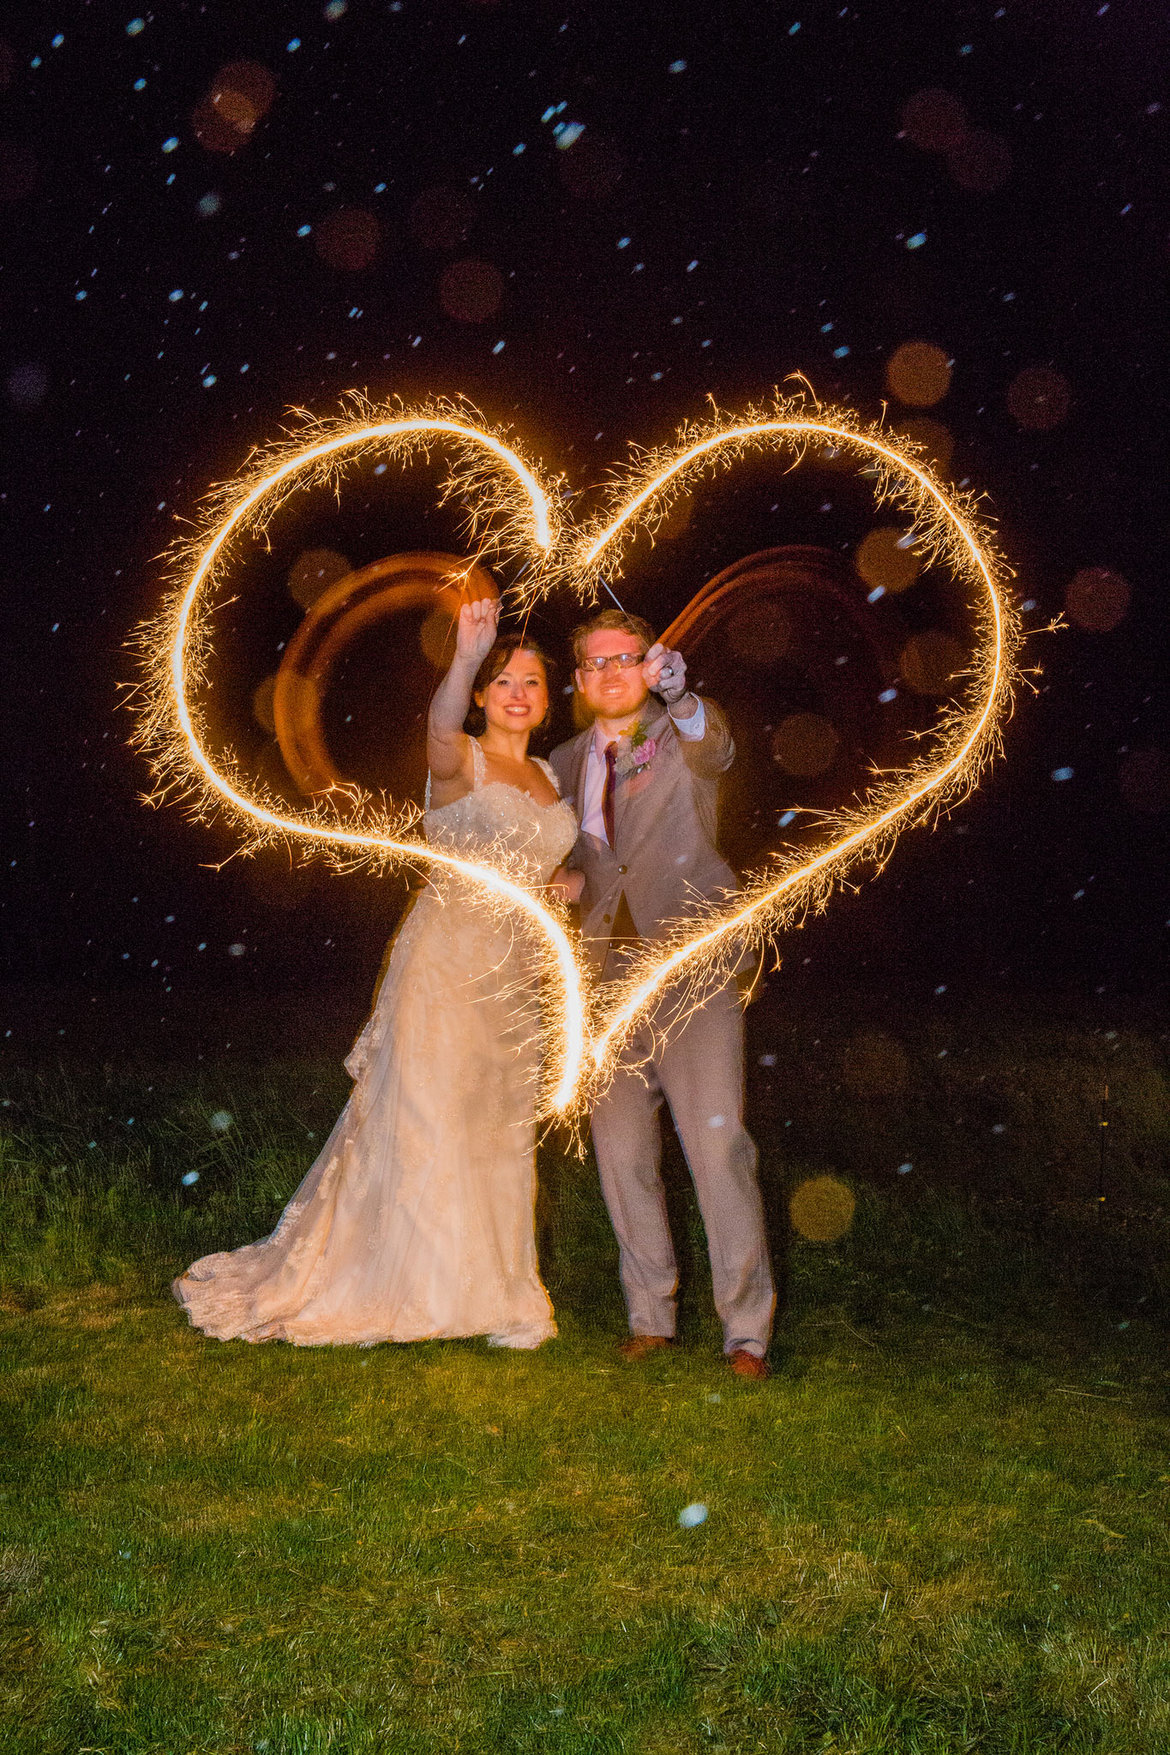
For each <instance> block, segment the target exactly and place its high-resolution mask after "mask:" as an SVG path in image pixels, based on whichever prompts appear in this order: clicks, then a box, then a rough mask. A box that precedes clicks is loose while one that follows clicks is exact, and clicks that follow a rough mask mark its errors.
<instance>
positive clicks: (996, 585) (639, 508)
mask: <svg viewBox="0 0 1170 1755" xmlns="http://www.w3.org/2000/svg"><path fill="white" fill-rule="evenodd" d="M804 408H805V405H804V404H803V403H802V402H798V401H795V400H789V401H783V400H781V399H779V398H778V399H777V401H776V404H775V407H774V410H773V411H772V413H773V418H768V417H767V416H765V415H763V414H759V413H757V412H756V411H749V418H748V419H747V420H741V421H736V420H732V419H728V418H726V417H722V418H721V417H720V416H718V415H716V416H715V418H714V419H713V420H712V421H711V422H709V423H708V424H707V425H706V426H704V427H691V428H688V429H684V432H683V434H682V435H681V439H680V442H679V443H678V444H677V445H676V446H675V447H673V448H672V449H666V450H662V451H657V452H652V453H650V454H649V455H648V456H647V457H646V458H645V459H644V460H643V466H642V472H641V483H640V485H636V486H635V490H634V492H633V493H632V494H631V493H629V489H628V487H626V489H625V493H626V495H627V496H628V497H623V498H621V499H618V497H617V496H618V495H619V494H620V493H621V492H622V484H615V489H614V499H615V501H616V505H615V507H614V509H613V510H612V511H611V512H610V513H609V514H608V515H607V514H606V513H605V512H603V513H602V514H601V515H600V517H599V519H598V520H597V523H596V526H595V527H594V528H592V529H588V530H586V531H585V532H583V533H582V535H581V537H580V538H579V540H578V543H577V545H576V547H575V548H574V549H573V550H571V551H570V553H569V556H568V557H567V560H566V561H565V562H564V563H562V567H561V572H562V575H564V576H566V578H567V579H570V580H572V582H573V583H574V585H575V586H576V589H577V590H578V591H579V592H581V593H584V592H585V591H586V590H587V589H588V587H589V585H590V584H591V583H592V582H593V580H594V579H595V578H596V575H597V570H598V568H599V565H600V562H601V559H602V557H603V556H604V557H605V563H606V571H607V573H609V574H610V575H613V574H615V573H617V574H618V576H620V566H618V564H617V563H618V562H619V561H620V556H621V552H622V546H623V543H624V542H625V541H626V540H627V539H628V537H629V535H630V533H631V529H632V526H633V525H634V523H635V521H639V522H645V523H648V524H650V526H651V527H652V528H653V527H654V526H655V525H657V524H658V523H659V522H660V521H661V519H662V518H663V517H665V515H666V513H667V511H668V510H669V507H670V504H671V503H672V502H673V500H674V499H675V498H676V497H677V495H678V494H679V493H681V492H682V491H684V488H685V487H686V486H687V485H688V484H689V483H691V482H692V481H693V480H694V478H695V476H696V475H698V474H700V473H701V472H702V471H704V470H705V469H707V468H708V467H709V466H710V465H711V464H712V463H721V464H723V465H725V466H726V465H727V464H728V463H730V462H732V461H734V460H736V459H738V458H740V457H742V456H744V455H745V454H747V453H748V452H755V451H759V450H761V449H764V448H766V447H768V446H779V447H782V448H787V449H789V450H791V451H792V452H793V453H794V466H795V464H796V463H799V462H800V461H801V459H802V458H803V457H804V456H805V455H806V453H807V451H808V449H809V448H810V446H815V447H817V448H820V447H822V446H825V445H831V446H835V447H838V448H841V449H844V450H846V451H848V452H852V453H853V454H854V455H856V456H857V457H858V458H859V461H860V462H862V463H863V464H864V465H866V466H867V467H868V469H869V470H870V471H872V473H873V477H874V481H875V493H876V498H877V501H878V503H879V504H881V503H883V502H886V501H888V502H891V503H892V504H894V505H896V506H898V507H899V508H900V509H904V510H905V511H907V512H908V513H909V514H910V516H911V519H912V521H913V524H914V527H915V528H916V529H917V531H918V532H919V543H918V546H919V550H920V552H921V553H922V555H923V559H924V564H925V565H929V564H931V563H932V562H934V561H938V562H940V563H942V564H946V565H948V566H949V567H950V568H951V570H952V571H953V572H954V573H955V574H956V576H957V577H958V578H959V579H960V580H961V581H962V582H963V583H965V584H967V585H969V586H972V587H974V588H975V590H976V592H977V598H978V600H977V603H976V613H977V615H978V617H979V624H978V636H979V645H978V650H977V651H976V654H975V656H974V659H973V661H972V665H971V669H970V672H969V674H970V677H971V696H972V698H970V699H969V700H968V701H967V702H966V703H964V704H963V705H960V706H958V707H955V708H952V709H950V710H949V711H948V713H947V714H945V715H944V717H943V720H942V722H941V724H940V725H939V726H938V727H937V728H936V731H935V734H934V748H933V749H932V750H930V751H928V752H927V754H925V755H924V756H922V757H920V758H919V759H918V760H917V761H916V762H914V763H912V764H911V765H910V766H909V767H908V768H907V769H906V770H904V771H903V772H902V774H900V775H899V776H896V777H893V778H890V779H886V780H884V781H879V782H878V784H877V785H876V786H875V787H874V788H873V789H872V790H871V792H870V794H869V796H868V798H867V800H866V801H865V803H864V804H862V805H861V806H859V807H858V808H856V809H854V810H847V811H841V812H837V813H835V814H834V815H832V816H829V817H827V818H826V819H825V821H826V823H827V825H828V827H829V829H830V833H831V832H832V831H833V830H836V831H837V832H836V834H835V835H832V834H831V838H830V839H829V840H828V842H827V844H826V845H824V846H822V847H821V848H820V850H819V851H818V852H816V853H815V854H813V856H812V857H811V858H802V857H801V855H799V854H792V855H789V856H787V857H786V858H782V861H781V864H782V874H781V876H780V877H779V878H775V877H774V876H771V875H768V874H764V875H761V876H757V877H756V878H755V879H754V880H749V882H748V883H747V885H746V890H745V892H741V893H740V895H739V896H738V897H737V898H736V900H737V903H738V905H737V906H736V907H735V908H733V909H730V910H728V909H727V908H726V906H724V908H723V909H722V910H720V908H719V907H718V906H717V905H715V904H711V905H708V906H707V907H706V909H696V910H694V911H692V913H691V914H690V915H689V917H687V918H686V919H684V920H682V921H680V922H679V923H678V925H677V926H676V927H675V929H674V932H673V933H672V934H670V935H669V937H668V938H667V939H666V941H665V943H664V942H663V941H659V942H658V943H657V944H656V945H655V946H654V947H653V948H652V950H651V951H650V952H649V953H646V954H643V955H642V956H640V957H638V958H637V959H636V961H635V962H634V963H633V965H632V966H631V969H630V971H629V973H628V975H627V977H626V978H625V979H624V980H623V981H622V982H621V983H620V985H618V991H617V992H616V994H614V996H613V1001H612V1003H611V1005H610V1006H609V1007H608V1008H607V1011H606V1014H605V1016H604V1017H603V1018H601V1019H600V1020H599V1022H598V1025H597V1028H596V1031H595V1034H594V1037H593V1042H592V1048H591V1058H592V1061H593V1067H594V1077H595V1079H597V1080H598V1081H599V1082H604V1081H605V1079H606V1078H607V1077H608V1076H611V1075H612V1073H613V1071H614V1069H615V1067H616V1063H617V1058H618V1056H619V1055H620V1053H621V1051H622V1049H623V1047H625V1045H626V1043H627V1042H628V1039H629V1036H630V1033H631V1031H632V1029H633V1027H634V1025H635V1024H636V1023H637V1022H638V1021H639V1020H644V1021H645V1020H647V1019H648V1014H650V1013H652V1010H653V1008H654V1006H655V1004H656V1002H658V1001H660V1000H662V999H664V998H665V997H666V993H667V990H668V988H670V987H671V986H672V985H674V984H679V985H681V987H682V992H681V994H676V995H674V996H673V1003H672V1005H671V1014H672V1022H671V1026H670V1027H671V1028H672V1029H673V1028H677V1027H678V1022H679V1021H680V1020H681V1019H682V1018H684V1017H685V1016H686V1014H687V1010H688V1009H689V1008H690V1007H693V1006H695V1005H699V1004H701V1003H702V1001H703V998H704V996H705V995H706V994H708V993H710V991H711V990H712V987H713V986H714V985H717V984H718V983H719V982H720V981H722V980H726V979H728V978H729V976H730V973H731V970H732V968H733V967H734V965H735V963H736V962H737V961H738V958H739V956H740V955H741V954H742V953H743V951H744V950H745V949H746V948H748V947H749V946H750V945H752V944H759V943H761V942H764V941H771V940H772V939H773V938H774V937H775V936H776V934H777V933H778V932H779V931H780V930H782V929H783V928H784V927H786V926H790V925H792V924H794V923H795V922H796V921H797V920H799V919H801V918H803V916H804V915H805V914H806V913H808V912H809V911H810V910H812V911H816V912H819V911H820V910H822V909H823V908H824V907H825V906H826V905H827V902H828V898H829V896H830V894H831V893H832V892H833V890H834V889H835V888H836V887H837V885H838V884H839V883H840V882H842V881H843V880H844V878H845V874H846V872H847V871H848V870H849V869H850V868H852V867H853V866H854V864H855V863H856V861H857V860H858V859H860V858H868V859H870V860H871V861H872V862H873V864H874V866H875V868H876V869H877V870H880V869H881V868H882V867H883V866H884V864H885V862H886V860H887V859H888V858H889V856H890V853H891V851H892V849H893V843H894V840H895V839H896V837H897V835H898V834H899V833H900V831H901V830H902V829H904V828H908V827H910V826H911V825H912V824H915V823H925V822H936V821H937V820H938V816H939V814H940V813H941V812H942V811H943V810H944V809H945V808H946V807H947V806H948V805H951V804H953V803H955V802H956V801H957V800H958V799H959V798H960V797H962V796H965V795H966V794H967V793H968V792H969V791H970V790H971V788H972V787H973V786H974V785H975V784H976V781H977V779H978V776H979V773H980V771H981V770H982V768H983V766H984V765H985V764H986V763H987V762H988V761H989V760H990V758H991V756H992V755H993V754H994V753H995V751H996V750H997V749H998V746H999V724H1000V721H1001V719H1002V718H1003V716H1004V715H1005V714H1006V713H1007V711H1008V710H1009V708H1010V704H1011V692H1012V684H1013V681H1014V678H1015V666H1014V660H1013V654H1014V652H1015V649H1016V646H1017V645H1018V642H1019V629H1018V623H1017V618H1016V613H1015V610H1014V608H1013V607H1012V605H1011V602H1010V600H1009V598H1008V596H1007V592H1006V588H1007V580H1008V578H1009V577H1010V570H1009V568H1008V567H1007V565H1006V562H1004V561H1003V560H1002V559H1001V558H1000V557H999V556H998V554H997V553H996V550H995V547H994V543H993V541H992V538H991V536H990V534H989V533H988V532H987V531H986V530H985V529H982V528H981V525H980V521H979V518H978V515H977V512H976V507H975V502H974V500H973V498H972V496H971V495H969V494H966V495H964V494H961V493H957V492H954V491H950V492H948V490H946V489H945V488H944V487H943V486H942V485H941V484H940V483H939V481H938V480H937V479H936V478H935V476H934V475H933V474H932V473H931V470H930V466H929V465H928V463H927V462H926V461H925V457H924V454H923V453H922V452H921V451H919V450H918V449H917V448H915V447H912V446H910V445H907V446H906V447H905V448H901V449H899V448H895V447H894V446H893V445H891V444H889V443H888V442H887V440H886V438H885V437H884V435H883V434H882V433H881V431H880V429H878V428H866V427H863V426H862V425H861V424H860V423H859V422H858V421H856V420H855V419H853V418H852V417H851V416H849V415H847V414H844V413H842V412H841V411H838V410H825V411H823V412H822V411H821V410H820V408H819V407H818V408H817V418H815V419H810V418H809V417H808V416H807V414H805V412H804ZM615 985H616V984H615ZM611 991H612V990H611ZM651 1022H652V1020H651Z"/></svg>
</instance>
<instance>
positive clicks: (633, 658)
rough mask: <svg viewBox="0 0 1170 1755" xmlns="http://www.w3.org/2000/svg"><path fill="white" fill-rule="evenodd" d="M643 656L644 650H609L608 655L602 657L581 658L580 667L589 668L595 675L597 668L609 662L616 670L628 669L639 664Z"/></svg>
mask: <svg viewBox="0 0 1170 1755" xmlns="http://www.w3.org/2000/svg"><path fill="white" fill-rule="evenodd" d="M645 656H646V654H645V653H644V652H611V653H610V654H609V655H608V657H604V658H583V659H582V660H581V669H582V670H591V671H593V672H594V674H595V675H596V673H597V672H598V671H599V670H604V669H605V668H606V666H607V665H610V664H612V665H614V666H615V667H616V668H617V669H618V670H630V669H632V668H633V666H634V665H635V664H641V662H642V660H643V659H644V658H645Z"/></svg>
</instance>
